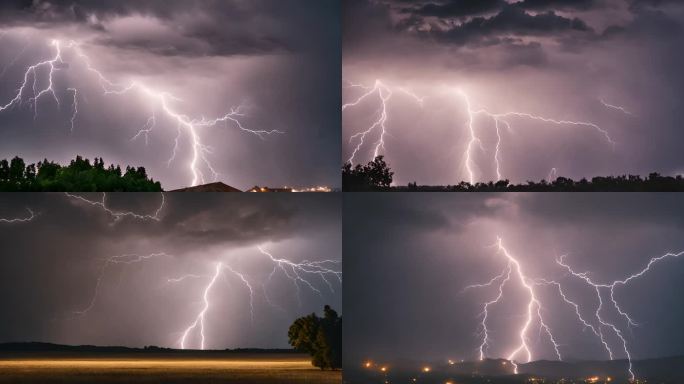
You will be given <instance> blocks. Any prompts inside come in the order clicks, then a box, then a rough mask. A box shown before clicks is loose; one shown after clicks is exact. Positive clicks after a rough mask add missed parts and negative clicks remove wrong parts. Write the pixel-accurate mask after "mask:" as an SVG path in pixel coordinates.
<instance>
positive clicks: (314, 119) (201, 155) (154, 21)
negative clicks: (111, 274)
mask: <svg viewBox="0 0 684 384" xmlns="http://www.w3.org/2000/svg"><path fill="white" fill-rule="evenodd" d="M281 8H282V7H281V6H280V5H278V4H277V3H276V2H262V3H259V4H256V3H254V4H242V3H241V2H239V1H233V0H230V1H226V2H222V3H215V2H200V3H196V4H194V5H192V4H187V3H185V2H183V1H175V0H174V1H167V2H156V1H153V2H152V3H149V4H142V3H139V2H135V1H124V2H121V3H119V4H116V5H115V4H94V3H90V2H81V1H75V2H73V4H70V5H66V4H62V3H60V2H57V1H51V0H41V1H36V2H29V3H22V2H18V3H17V2H13V3H11V4H10V3H7V4H4V5H3V6H2V12H3V15H2V18H0V31H2V34H3V39H2V40H0V52H2V54H1V55H0V57H2V59H1V60H0V66H1V67H2V72H1V74H0V124H1V125H2V126H3V127H4V129H3V132H4V133H5V135H7V137H8V138H11V139H10V140H3V143H2V145H0V152H1V153H4V154H5V156H4V157H5V158H12V157H14V156H19V157H21V158H23V159H25V160H26V161H27V162H38V161H40V160H43V159H45V158H47V159H49V160H52V161H57V162H59V163H62V164H63V163H64V162H66V161H68V160H71V159H73V158H75V157H76V156H77V155H81V156H85V157H87V158H93V157H104V158H105V159H106V160H107V161H108V162H111V163H114V164H122V165H125V164H130V163H132V164H134V165H135V166H136V167H137V166H143V167H145V168H146V170H147V171H148V173H149V174H150V175H152V176H153V177H154V178H155V179H157V180H160V181H161V183H162V185H163V186H164V188H165V189H176V188H179V187H189V186H194V185H198V184H206V183H211V182H214V181H222V182H225V183H227V184H230V185H237V186H238V188H239V189H247V188H249V187H252V186H253V185H255V184H256V183H260V184H261V183H267V184H268V185H275V186H282V185H300V186H301V185H303V186H306V185H332V186H334V185H335V183H333V182H332V181H334V180H336V178H335V175H336V174H338V173H339V172H337V169H332V168H333V167H334V168H337V161H336V159H333V158H330V159H326V158H324V156H322V155H321V154H322V153H329V152H330V150H331V149H332V148H333V145H332V141H334V140H335V139H336V138H338V137H339V129H332V128H331V129H329V131H324V130H321V128H320V127H321V126H327V127H333V124H331V122H332V121H333V120H334V118H333V117H331V116H329V114H328V113H327V111H328V110H331V109H334V108H336V106H337V105H338V103H337V99H336V98H337V97H338V96H337V94H338V93H339V87H340V85H339V80H338V79H337V78H336V77H334V76H331V75H329V74H330V73H333V72H334V70H333V71H331V68H332V69H334V68H335V65H331V63H329V62H328V61H326V60H325V59H323V57H324V56H326V53H327V52H332V51H339V49H338V48H337V47H338V46H339V29H338V28H335V27H334V24H335V23H334V22H333V20H332V16H333V15H332V13H333V11H334V8H335V7H326V5H325V4H320V5H316V6H313V7H310V8H308V9H307V11H306V12H297V13H295V12H293V11H292V10H290V9H281ZM324 8H325V10H324ZM46 12H47V13H46ZM48 14H49V16H48ZM199 20H202V21H201V22H199ZM224 20H233V21H234V23H233V24H232V25H233V27H231V28H225V25H224ZM295 20H296V21H295ZM331 23H332V24H331ZM318 24H322V25H323V24H324V25H326V26H330V28H326V29H325V31H324V32H321V33H318V34H316V38H311V34H310V33H309V31H310V29H306V30H304V29H303V28H302V26H303V25H307V26H308V28H316V27H317V25H318ZM302 61H305V62H306V65H300V64H298V63H300V62H302ZM336 65H337V66H339V64H336ZM333 78H334V81H333ZM312 79H314V80H312ZM265 87H268V89H269V92H263V91H262V90H263V89H265ZM319 89H320V92H319ZM335 89H337V90H338V92H335ZM304 111H306V113H305V112H304ZM338 125H339V122H338ZM335 144H336V145H337V147H339V142H336V143H335ZM305 149H306V151H307V154H308V155H307V156H306V158H307V159H309V158H317V159H319V160H320V161H317V162H315V164H313V163H311V162H309V161H308V160H305V159H304V158H299V157H298V156H293V155H292V154H293V153H295V152H301V151H303V150H305ZM319 152H320V154H319ZM328 157H330V156H328ZM276 164H277V165H279V166H282V165H283V164H287V166H288V168H290V169H293V170H296V171H292V172H290V173H289V174H287V175H284V174H283V173H282V172H276V171H275V170H274V169H275V168H276V167H275V165H276ZM333 164H334V166H333Z"/></svg>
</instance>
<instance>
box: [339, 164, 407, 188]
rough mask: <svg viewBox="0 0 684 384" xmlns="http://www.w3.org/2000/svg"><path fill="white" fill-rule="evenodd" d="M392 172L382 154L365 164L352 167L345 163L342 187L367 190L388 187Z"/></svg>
mask: <svg viewBox="0 0 684 384" xmlns="http://www.w3.org/2000/svg"><path fill="white" fill-rule="evenodd" d="M393 175H394V172H392V171H391V170H390V168H389V166H387V163H385V160H384V158H383V156H378V157H376V158H375V159H373V161H371V162H369V163H368V164H366V165H363V166H362V165H361V164H357V165H356V167H352V165H351V163H346V164H344V166H343V167H342V189H343V190H345V191H369V190H381V189H387V188H389V186H390V184H392V176H393Z"/></svg>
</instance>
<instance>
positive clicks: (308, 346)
mask: <svg viewBox="0 0 684 384" xmlns="http://www.w3.org/2000/svg"><path fill="white" fill-rule="evenodd" d="M323 313H324V315H323V317H322V318H321V317H318V316H316V314H315V313H312V314H310V315H308V316H304V317H300V318H299V319H297V320H295V322H294V323H292V325H291V326H290V330H289V331H288V332H287V335H288V337H289V341H290V345H292V346H293V347H294V348H295V349H296V350H297V351H300V352H306V353H308V354H310V355H311V363H312V364H313V365H314V366H315V367H319V368H321V369H339V368H341V367H342V318H341V317H339V316H338V315H337V312H335V310H333V309H332V308H330V306H329V305H326V306H325V308H324V309H323Z"/></svg>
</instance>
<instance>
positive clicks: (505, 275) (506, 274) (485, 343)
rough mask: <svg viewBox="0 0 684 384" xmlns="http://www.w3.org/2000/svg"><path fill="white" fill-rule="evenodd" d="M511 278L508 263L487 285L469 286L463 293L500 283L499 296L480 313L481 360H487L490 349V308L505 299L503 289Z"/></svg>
mask: <svg viewBox="0 0 684 384" xmlns="http://www.w3.org/2000/svg"><path fill="white" fill-rule="evenodd" d="M510 278H511V264H510V263H508V264H507V265H506V268H505V269H504V270H503V272H501V274H499V275H497V276H495V277H494V278H493V279H492V280H490V281H489V282H487V283H485V284H473V285H469V286H467V287H466V288H465V289H464V290H463V291H464V292H465V291H466V290H468V289H472V288H484V287H490V286H492V285H493V284H494V283H495V282H497V281H500V283H499V285H498V291H499V294H498V295H497V296H496V297H495V298H494V299H493V300H490V301H487V302H485V303H484V305H483V307H482V312H481V313H480V316H482V321H481V322H480V329H481V331H480V332H481V334H482V343H481V344H480V347H479V351H480V360H484V359H485V353H486V351H487V349H488V348H489V329H488V328H487V319H488V318H489V306H490V305H493V304H495V303H498V302H499V300H501V298H502V297H503V289H504V286H505V285H506V283H507V282H508V281H509V280H510Z"/></svg>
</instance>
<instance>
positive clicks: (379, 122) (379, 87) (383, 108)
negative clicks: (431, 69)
mask: <svg viewBox="0 0 684 384" xmlns="http://www.w3.org/2000/svg"><path fill="white" fill-rule="evenodd" d="M349 88H359V89H362V90H363V91H365V92H364V93H363V94H362V95H361V96H359V97H358V98H356V99H355V100H353V101H351V102H349V103H346V104H343V105H342V112H344V111H345V110H346V109H347V108H350V107H355V106H357V105H359V104H360V103H361V102H363V101H364V100H365V99H367V98H369V97H371V96H373V95H376V96H377V98H378V101H379V104H380V107H379V109H378V112H377V115H378V117H377V119H376V120H375V121H374V122H373V123H372V124H371V125H370V126H369V127H368V128H367V129H366V130H363V131H360V132H357V133H355V134H353V135H352V136H351V137H349V143H352V142H353V141H354V140H356V146H355V147H354V150H353V151H352V154H351V156H349V158H348V159H347V162H348V163H350V164H354V158H355V157H356V154H357V153H358V152H359V150H360V149H361V148H362V147H363V145H364V143H365V140H366V137H367V136H368V135H370V134H372V133H373V132H374V131H376V130H377V131H379V134H378V140H377V141H376V142H374V143H373V144H372V148H373V159H375V158H376V157H378V155H379V154H380V151H381V150H384V149H385V135H386V134H387V119H388V117H389V116H388V112H387V108H388V102H389V101H390V99H391V98H392V95H393V91H392V88H390V87H389V86H388V85H386V84H384V83H383V82H382V81H380V80H376V81H375V84H373V86H372V87H368V86H365V85H361V84H353V83H350V84H349ZM397 91H399V92H401V93H403V94H405V95H407V96H409V97H410V98H412V99H414V100H415V101H416V102H417V103H418V105H420V106H421V107H422V106H423V102H424V101H425V98H423V97H419V96H418V95H416V94H415V93H413V92H411V91H410V90H408V89H406V88H398V89H397ZM371 160H372V159H371Z"/></svg>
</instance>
